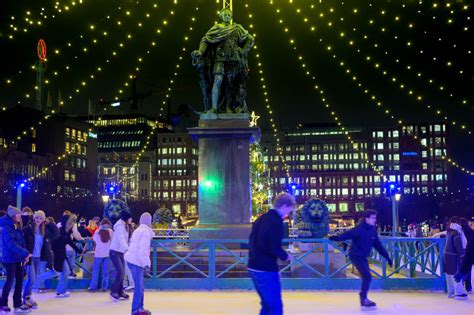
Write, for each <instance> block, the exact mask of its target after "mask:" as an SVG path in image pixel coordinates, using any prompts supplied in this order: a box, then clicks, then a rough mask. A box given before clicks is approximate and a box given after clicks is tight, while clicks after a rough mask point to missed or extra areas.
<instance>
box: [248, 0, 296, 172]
mask: <svg viewBox="0 0 474 315" xmlns="http://www.w3.org/2000/svg"><path fill="white" fill-rule="evenodd" d="M245 7H246V8H247V9H248V4H247V3H246V4H245ZM248 18H249V22H250V23H249V28H250V29H253V27H254V26H253V23H251V19H252V18H253V15H252V14H249V15H248ZM253 36H254V38H255V39H256V38H257V34H256V33H254V34H253ZM253 49H254V50H255V53H256V55H255V56H256V58H257V59H256V63H257V67H258V73H259V75H260V79H259V81H260V84H261V88H262V93H263V99H264V103H265V109H266V110H267V113H268V117H269V121H270V125H271V127H272V131H273V137H274V138H275V141H276V150H277V153H278V156H279V159H280V161H281V163H282V166H283V169H284V171H285V174H286V177H287V179H288V181H291V178H292V177H291V174H290V168H289V167H288V164H287V163H286V159H285V156H284V155H283V149H282V147H281V139H280V136H279V133H280V132H279V130H278V127H277V125H276V123H275V120H274V116H273V110H272V107H271V102H270V96H269V94H270V93H269V92H268V89H267V83H266V81H265V76H264V71H263V61H262V58H261V54H260V52H259V51H258V44H257V45H255V46H254V47H253Z"/></svg>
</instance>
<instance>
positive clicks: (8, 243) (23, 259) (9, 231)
mask: <svg viewBox="0 0 474 315" xmlns="http://www.w3.org/2000/svg"><path fill="white" fill-rule="evenodd" d="M0 227H1V228H2V264H3V266H4V268H5V270H6V273H7V279H6V281H5V283H4V285H3V289H2V298H1V299H0V309H1V310H2V311H3V312H6V313H9V312H10V311H11V310H10V308H9V307H8V295H9V294H10V291H11V289H12V286H13V282H15V291H14V293H13V307H14V312H15V313H17V314H22V313H28V312H30V311H31V310H30V308H29V307H28V306H27V305H25V304H23V303H22V299H21V290H22V286H23V276H24V274H23V267H24V265H25V264H26V263H28V261H29V260H30V258H31V254H30V253H29V252H28V250H27V249H26V247H25V238H24V236H23V231H22V228H21V227H22V222H21V211H20V209H18V208H16V207H13V206H9V207H8V209H7V214H6V215H4V216H3V217H1V218H0Z"/></svg>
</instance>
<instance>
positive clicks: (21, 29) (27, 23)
mask: <svg viewBox="0 0 474 315" xmlns="http://www.w3.org/2000/svg"><path fill="white" fill-rule="evenodd" d="M84 1H85V0H72V1H71V2H70V3H69V4H61V3H60V2H58V1H56V3H55V5H54V9H53V10H54V11H56V12H55V13H48V12H47V11H46V8H45V7H42V8H41V9H40V10H39V11H40V12H39V14H36V15H39V16H38V17H36V18H35V17H34V12H33V11H31V10H26V11H25V12H24V14H23V17H18V18H17V17H15V16H13V15H12V16H10V24H9V27H10V31H11V33H9V34H7V38H8V39H14V38H15V37H14V34H15V33H18V34H20V33H27V32H28V31H29V30H30V29H31V28H32V27H41V26H44V24H45V22H44V21H45V20H48V19H55V18H56V17H57V16H59V15H61V13H65V12H68V11H70V10H72V9H73V8H75V7H79V5H82V4H83V2H84Z"/></svg>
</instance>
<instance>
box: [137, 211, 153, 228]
mask: <svg viewBox="0 0 474 315" xmlns="http://www.w3.org/2000/svg"><path fill="white" fill-rule="evenodd" d="M140 224H145V225H148V226H149V227H151V214H149V213H148V212H145V213H143V214H142V215H141V216H140Z"/></svg>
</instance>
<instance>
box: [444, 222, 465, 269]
mask: <svg viewBox="0 0 474 315" xmlns="http://www.w3.org/2000/svg"><path fill="white" fill-rule="evenodd" d="M463 256H464V249H463V247H462V241H461V235H460V234H459V232H457V231H455V230H450V231H448V233H447V235H446V245H445V247H444V254H443V262H444V272H446V273H447V274H448V275H455V274H456V273H457V272H458V271H459V267H460V264H461V259H462V257H463Z"/></svg>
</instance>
